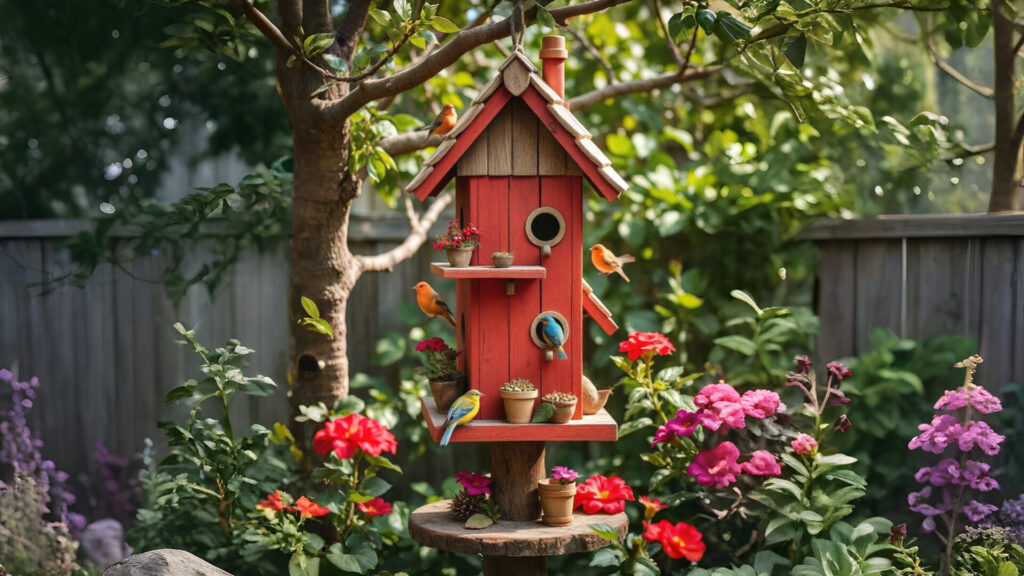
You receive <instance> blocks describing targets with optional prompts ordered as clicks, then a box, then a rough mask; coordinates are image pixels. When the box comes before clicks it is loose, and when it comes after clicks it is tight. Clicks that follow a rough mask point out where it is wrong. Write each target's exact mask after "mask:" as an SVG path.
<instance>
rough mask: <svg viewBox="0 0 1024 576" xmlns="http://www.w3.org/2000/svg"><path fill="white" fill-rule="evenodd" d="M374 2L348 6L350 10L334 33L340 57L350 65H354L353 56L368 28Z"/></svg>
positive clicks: (358, 0)
mask: <svg viewBox="0 0 1024 576" xmlns="http://www.w3.org/2000/svg"><path fill="white" fill-rule="evenodd" d="M372 5H373V1H372V0H354V1H353V2H350V3H349V5H348V10H346V11H345V15H344V16H342V17H341V24H339V25H338V30H337V31H336V32H335V33H334V42H335V44H337V45H338V50H339V55H340V56H341V57H342V58H343V59H344V60H345V61H346V62H348V63H349V64H351V63H352V56H353V55H355V52H356V47H357V46H359V37H360V36H361V35H362V34H363V29H364V28H366V20H367V18H368V17H369V15H370V6H372Z"/></svg>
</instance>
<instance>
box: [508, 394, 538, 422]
mask: <svg viewBox="0 0 1024 576" xmlns="http://www.w3.org/2000/svg"><path fill="white" fill-rule="evenodd" d="M538 394H539V392H537V391H536V390H530V391H528V392H509V391H507V390H501V401H502V402H503V403H504V404H505V420H506V421H507V422H508V423H509V424H529V423H530V417H531V416H533V401H534V400H536V399H537V395H538Z"/></svg>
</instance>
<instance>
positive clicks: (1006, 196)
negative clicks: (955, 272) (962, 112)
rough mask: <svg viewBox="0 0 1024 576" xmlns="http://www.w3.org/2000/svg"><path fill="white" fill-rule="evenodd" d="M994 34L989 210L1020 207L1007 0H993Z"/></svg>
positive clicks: (1018, 139) (1011, 40) (1012, 58)
mask: <svg viewBox="0 0 1024 576" xmlns="http://www.w3.org/2000/svg"><path fill="white" fill-rule="evenodd" d="M991 10H992V35H993V47H992V48H993V53H994V56H995V84H994V86H993V91H994V93H995V94H994V96H995V98H994V99H995V108H996V147H995V158H994V161H993V165H992V193H991V196H990V197H989V204H988V211H989V212H1005V211H1012V210H1020V209H1021V196H1022V188H1021V182H1020V178H1021V170H1020V167H1019V159H1020V145H1021V141H1020V136H1019V135H1018V134H1019V131H1018V130H1016V125H1017V118H1016V115H1015V113H1014V97H1013V96H1014V94H1013V92H1014V90H1013V66H1014V62H1015V60H1016V55H1015V54H1014V53H1013V47H1014V42H1013V31H1014V27H1013V22H1012V21H1011V20H1010V18H1009V16H1008V15H1007V14H1006V12H1007V8H1006V7H1005V0H992V6H991Z"/></svg>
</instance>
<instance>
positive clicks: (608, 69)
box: [566, 27, 618, 84]
mask: <svg viewBox="0 0 1024 576" xmlns="http://www.w3.org/2000/svg"><path fill="white" fill-rule="evenodd" d="M566 30H568V31H569V34H572V37H573V38H575V39H576V41H577V42H579V43H580V44H582V45H583V47H584V48H586V50H587V52H590V55H591V56H593V57H594V60H597V63H598V64H600V65H601V68H604V73H605V74H606V75H607V76H608V83H609V84H616V83H618V80H617V79H616V78H615V69H614V68H612V63H611V62H609V61H608V59H607V58H605V57H604V55H603V54H601V51H600V50H598V49H597V47H596V46H594V45H593V44H591V43H590V40H587V37H586V36H584V35H583V33H582V32H580V31H579V30H576V29H575V28H571V27H570V28H566Z"/></svg>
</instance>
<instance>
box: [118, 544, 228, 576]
mask: <svg viewBox="0 0 1024 576" xmlns="http://www.w3.org/2000/svg"><path fill="white" fill-rule="evenodd" d="M102 576H231V574H228V573H227V572H225V571H223V570H221V569H220V568H217V567H216V566H214V565H213V564H210V563H209V562H206V561H203V560H200V559H199V558H197V557H195V556H193V555H192V554H189V553H188V552H185V551H184V550H153V551H151V552H143V553H142V554H136V555H134V556H129V557H127V558H125V559H124V560H122V561H120V562H118V563H117V564H114V565H113V566H111V567H110V568H107V569H106V570H104V571H103V575H102Z"/></svg>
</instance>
